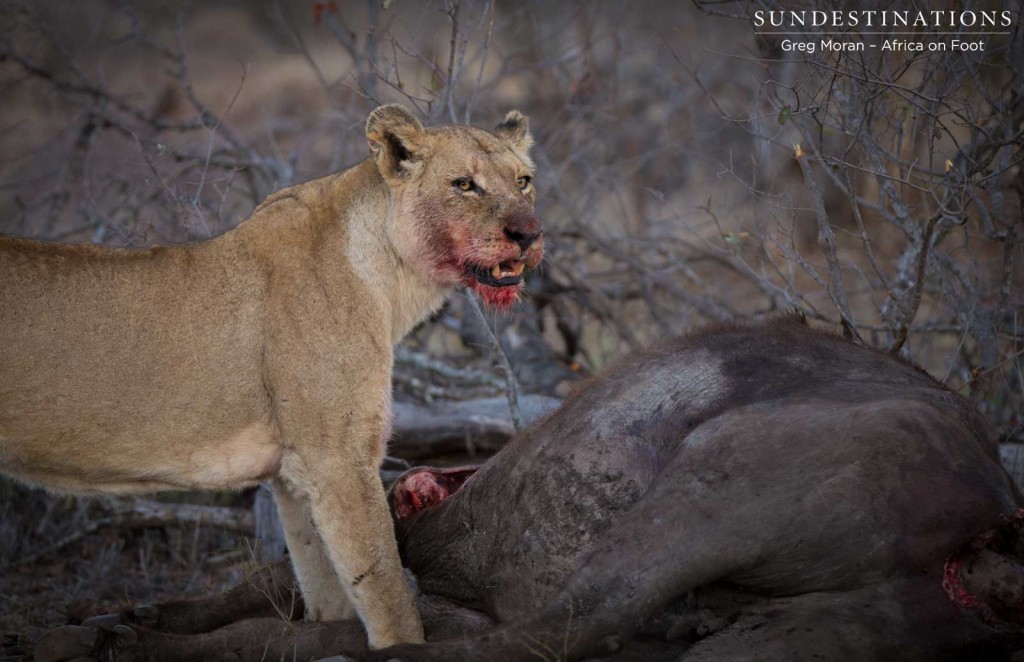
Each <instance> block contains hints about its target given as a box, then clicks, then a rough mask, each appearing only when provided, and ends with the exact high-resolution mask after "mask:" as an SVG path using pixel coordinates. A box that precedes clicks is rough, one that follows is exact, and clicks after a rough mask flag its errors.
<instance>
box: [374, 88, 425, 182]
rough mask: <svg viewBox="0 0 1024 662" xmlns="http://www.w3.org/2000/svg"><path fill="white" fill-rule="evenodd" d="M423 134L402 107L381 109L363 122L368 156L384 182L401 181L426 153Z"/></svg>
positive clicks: (413, 119) (420, 127)
mask: <svg viewBox="0 0 1024 662" xmlns="http://www.w3.org/2000/svg"><path fill="white" fill-rule="evenodd" d="M425 138H426V131H425V130H424V129H423V125H422V124H420V121H419V120H418V119H416V116H415V115H413V114H412V113H410V112H409V111H408V110H407V109H406V108H405V106H400V105H398V104H390V105H387V106H381V107H380V108H378V109H376V110H375V111H373V112H372V113H370V117H369V118H367V120H366V140H367V141H368V142H369V144H370V153H371V154H372V155H373V158H374V160H375V161H376V162H377V167H378V168H380V174H382V175H384V178H385V179H391V178H394V177H400V176H402V175H403V174H405V172H406V171H407V170H408V169H409V167H410V166H411V164H412V163H414V162H415V161H418V160H419V159H421V158H422V157H423V155H424V151H425V147H426V145H425V142H426V141H425Z"/></svg>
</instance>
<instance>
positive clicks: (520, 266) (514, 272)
mask: <svg viewBox="0 0 1024 662" xmlns="http://www.w3.org/2000/svg"><path fill="white" fill-rule="evenodd" d="M525 268H526V263H525V262H520V263H519V264H517V265H516V266H515V268H514V269H512V275H513V276H518V275H519V274H521V273H523V269H525Z"/></svg>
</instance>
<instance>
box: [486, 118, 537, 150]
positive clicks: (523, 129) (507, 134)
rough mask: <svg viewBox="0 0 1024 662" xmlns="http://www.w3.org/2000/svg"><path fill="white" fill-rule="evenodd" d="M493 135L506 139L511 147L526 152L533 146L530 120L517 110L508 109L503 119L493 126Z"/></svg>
mask: <svg viewBox="0 0 1024 662" xmlns="http://www.w3.org/2000/svg"><path fill="white" fill-rule="evenodd" d="M494 135H496V136H498V137H499V138H502V139H503V140H505V141H507V142H508V143H509V144H510V145H512V148H513V149H515V150H517V151H520V152H523V154H526V153H528V152H529V151H530V148H531V147H533V136H532V135H530V120H529V118H528V117H526V115H523V114H522V113H521V112H519V111H518V110H510V111H509V113H508V115H505V121H504V122H502V123H501V124H499V125H498V126H496V127H494Z"/></svg>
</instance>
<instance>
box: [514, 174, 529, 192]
mask: <svg viewBox="0 0 1024 662" xmlns="http://www.w3.org/2000/svg"><path fill="white" fill-rule="evenodd" d="M530 179H531V177H529V176H528V175H523V176H522V177H518V178H517V179H516V186H518V187H519V190H521V191H525V190H526V187H527V186H529V185H530Z"/></svg>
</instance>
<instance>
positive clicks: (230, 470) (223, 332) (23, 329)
mask: <svg viewBox="0 0 1024 662" xmlns="http://www.w3.org/2000/svg"><path fill="white" fill-rule="evenodd" d="M366 137H367V139H368V141H369V145H370V151H371V158H369V159H367V160H366V161H364V162H362V163H360V164H359V165H357V166H355V167H353V168H350V169H349V170H346V171H344V172H342V173H339V174H336V175H332V176H328V177H325V178H323V179H319V180H316V181H313V182H309V183H306V184H301V185H298V186H294V187H292V188H289V189H286V190H283V191H280V192H278V193H276V194H274V195H272V196H270V197H269V198H267V199H266V200H265V201H264V202H263V203H262V204H261V205H260V206H259V207H257V209H256V211H255V212H253V215H252V217H251V218H249V219H248V220H246V221H244V222H243V223H241V224H240V225H238V227H236V228H235V229H233V230H231V231H230V232H227V233H225V234H223V235H221V236H219V237H216V238H215V239H212V240H210V241H206V242H201V243H195V244H189V245H182V246H168V247H161V246H157V247H153V248H149V249H144V250H125V249H115V248H102V247H98V246H83V245H79V246H69V245H60V244H53V243H43V242H37V241H28V240H24V239H15V238H9V237H0V470H2V471H3V472H4V473H6V474H9V475H11V476H14V477H16V478H19V479H21V480H23V481H26V482H29V483H34V484H38V485H43V486H46V487H48V488H50V489H53V490H57V491H61V492H74V493H79V494H88V493H98V492H113V493H131V492H147V491H152V490H162V489H198V488H209V489H224V488H238V487H243V486H249V485H254V484H256V483H258V482H259V481H262V480H266V479H272V480H273V484H274V488H275V495H276V499H277V504H278V508H279V510H280V512H281V515H282V519H283V520H284V524H285V532H286V536H287V541H288V548H289V550H290V553H291V558H292V560H293V563H294V565H295V570H296V574H297V576H298V578H299V582H300V585H301V587H302V592H303V597H304V598H305V602H306V605H307V617H309V618H311V619H316V620H330V619H338V618H343V617H345V616H346V615H347V614H348V613H349V602H348V600H346V597H347V598H348V599H350V600H351V605H352V606H354V607H355V610H356V612H357V613H358V614H359V616H360V618H361V619H362V620H363V623H364V624H365V626H366V629H367V632H368V636H369V642H370V646H371V647H374V648H382V647H386V646H389V645H392V644H396V643H399V642H419V641H422V640H423V629H422V626H421V624H420V618H419V615H418V614H417V612H416V609H415V607H414V605H413V600H412V595H411V591H410V589H409V587H408V586H407V584H406V582H405V580H404V577H403V575H402V568H401V564H400V561H399V558H398V551H397V548H396V545H395V540H394V532H393V526H392V523H391V518H390V516H389V514H388V508H387V504H386V503H385V498H384V491H383V489H382V486H381V483H380V479H379V477H378V472H377V469H378V466H379V464H380V461H381V459H382V457H383V455H384V447H385V443H386V440H387V438H388V435H389V432H390V403H391V364H392V346H393V344H394V343H395V342H397V341H398V340H400V339H401V338H402V337H403V336H404V335H405V334H406V333H407V332H408V331H409V330H410V329H411V328H412V327H413V326H414V325H415V324H416V323H418V322H419V321H421V320H422V319H424V318H425V317H426V316H427V315H429V314H430V313H431V312H432V311H434V310H436V309H437V308H438V307H439V306H440V305H441V304H442V302H443V301H444V300H445V297H446V296H447V295H448V294H449V293H450V291H451V289H452V288H453V287H455V286H457V285H466V286H469V287H471V288H473V289H475V290H476V291H477V292H479V293H480V295H481V296H482V297H483V299H484V301H485V302H487V303H489V304H490V305H492V306H496V307H507V306H509V305H510V304H511V303H512V302H513V301H514V300H515V299H516V298H517V296H518V294H519V292H520V290H521V288H522V282H523V271H524V269H526V268H532V267H535V266H536V265H537V264H538V262H539V261H540V259H541V256H542V253H543V242H542V239H541V229H540V224H539V222H538V221H537V219H536V217H535V216H534V211H533V209H534V200H535V192H534V187H533V184H532V175H531V173H532V164H531V161H530V158H529V155H528V152H529V149H530V146H531V144H532V138H531V136H530V133H529V127H528V122H527V119H526V117H524V116H523V115H521V114H520V113H518V112H516V111H513V112H510V113H509V114H508V115H507V116H506V118H505V121H504V122H502V123H501V124H499V125H498V126H497V128H496V129H495V130H494V131H493V133H489V132H487V131H482V130H480V129H475V128H471V127H465V126H443V127H436V128H430V129H424V127H423V126H422V125H421V124H420V122H419V121H418V120H417V119H416V118H415V117H414V116H413V115H412V114H410V112H409V111H407V110H406V109H405V108H403V107H401V106H396V105H391V106H383V107H380V108H378V109H377V110H375V111H373V113H371V114H370V116H369V119H368V120H367V123H366ZM339 580H340V581H339Z"/></svg>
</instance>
